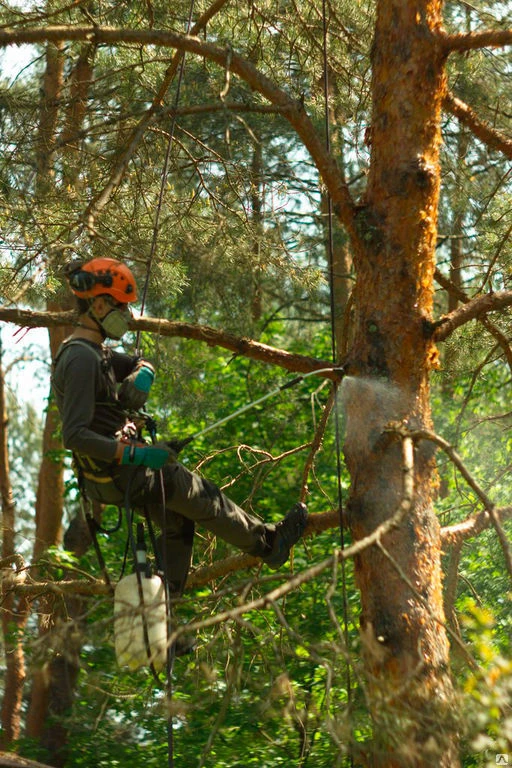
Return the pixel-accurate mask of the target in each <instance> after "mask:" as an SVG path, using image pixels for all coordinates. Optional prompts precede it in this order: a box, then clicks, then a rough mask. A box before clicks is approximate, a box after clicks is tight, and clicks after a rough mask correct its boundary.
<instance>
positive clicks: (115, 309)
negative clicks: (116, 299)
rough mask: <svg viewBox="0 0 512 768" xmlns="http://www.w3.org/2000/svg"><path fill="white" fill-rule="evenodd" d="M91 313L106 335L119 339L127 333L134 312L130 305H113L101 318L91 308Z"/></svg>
mask: <svg viewBox="0 0 512 768" xmlns="http://www.w3.org/2000/svg"><path fill="white" fill-rule="evenodd" d="M109 303H110V302H109ZM89 314H90V316H91V317H92V318H93V320H94V321H95V322H96V323H97V324H98V325H99V327H100V329H101V332H102V334H103V335H104V337H105V338H107V339H114V340H115V341H118V340H119V339H121V338H122V337H123V336H124V335H125V333H126V332H127V331H128V329H129V325H130V320H131V319H132V313H131V312H130V309H129V307H128V305H121V306H118V305H112V309H111V310H110V311H109V312H107V314H106V315H105V317H102V318H99V317H98V316H97V315H96V314H95V313H94V312H92V310H89Z"/></svg>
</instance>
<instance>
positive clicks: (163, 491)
mask: <svg viewBox="0 0 512 768" xmlns="http://www.w3.org/2000/svg"><path fill="white" fill-rule="evenodd" d="M85 487H86V492H87V494H88V495H89V496H90V498H91V499H96V500H97V501H100V502H102V503H103V504H116V505H122V504H125V503H126V501H127V500H128V502H129V504H130V506H131V507H132V508H138V509H145V510H146V511H147V513H148V514H149V516H150V518H151V520H152V521H153V522H154V523H155V524H156V525H157V526H158V527H159V528H160V531H161V536H160V538H159V546H160V549H161V553H160V554H161V557H162V563H163V568H164V571H165V574H166V578H167V581H168V582H169V585H170V587H171V589H172V590H173V592H176V593H178V594H181V593H182V592H183V589H184V587H185V582H186V578H187V574H188V571H189V568H190V563H191V559H192V545H193V536H194V526H195V524H196V523H197V524H199V525H201V526H203V527H204V528H206V529H207V530H208V531H211V533H214V534H215V535H216V536H219V537H220V538H221V539H223V540H224V541H226V542H227V543H228V544H232V545H233V546H234V547H236V548H237V549H239V550H241V551H242V552H246V553H247V554H251V555H256V556H262V555H264V554H265V552H267V551H268V545H267V534H268V532H270V531H272V530H274V526H272V525H265V524H264V523H263V522H262V521H261V520H259V519H258V518H256V517H253V516H252V515H249V514H248V513H247V512H245V511H244V510H243V509H241V507H239V506H238V505H237V504H235V503H234V502H233V501H231V499H229V498H228V497H227V496H226V495H225V494H224V493H222V491H220V489H219V488H217V486H216V485H214V484H213V483H212V482H211V481H210V480H207V479H205V478H203V477H201V476H200V475H197V474H195V473H194V472H190V471H189V470H188V469H187V468H186V467H184V466H183V464H180V463H179V462H174V463H172V464H167V465H166V466H165V467H164V468H163V469H162V470H158V471H155V470H151V469H146V468H144V467H119V469H116V471H115V474H114V477H113V478H112V482H111V483H101V482H97V483H96V482H92V481H91V480H86V481H85ZM127 491H128V493H127Z"/></svg>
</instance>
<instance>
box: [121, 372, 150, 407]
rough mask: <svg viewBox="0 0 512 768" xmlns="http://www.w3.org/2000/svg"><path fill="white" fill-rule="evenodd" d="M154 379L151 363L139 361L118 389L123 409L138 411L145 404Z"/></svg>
mask: <svg viewBox="0 0 512 768" xmlns="http://www.w3.org/2000/svg"><path fill="white" fill-rule="evenodd" d="M154 378H155V370H154V368H153V366H152V365H151V363H148V362H147V361H146V360H139V362H138V363H137V365H136V366H135V368H134V369H133V371H132V372H131V373H130V374H129V375H128V376H127V377H126V378H125V379H123V382H122V384H121V386H120V387H119V400H120V402H121V405H122V406H123V408H128V409H131V410H134V411H138V410H139V409H140V408H142V406H143V405H144V404H145V402H146V400H147V399H148V396H149V390H150V389H151V386H152V384H153V381H154Z"/></svg>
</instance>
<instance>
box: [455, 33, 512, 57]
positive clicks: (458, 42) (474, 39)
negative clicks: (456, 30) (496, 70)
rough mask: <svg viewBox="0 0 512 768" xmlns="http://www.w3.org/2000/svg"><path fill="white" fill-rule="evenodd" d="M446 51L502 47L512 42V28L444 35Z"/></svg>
mask: <svg viewBox="0 0 512 768" xmlns="http://www.w3.org/2000/svg"><path fill="white" fill-rule="evenodd" d="M441 37H442V43H443V47H444V49H445V51H446V53H453V52H455V51H458V52H459V53H463V52H464V51H474V50H476V49H478V48H501V47H503V46H504V45H511V44H512V29H489V30H486V31H485V32H468V33H461V34H458V35H442V36H441Z"/></svg>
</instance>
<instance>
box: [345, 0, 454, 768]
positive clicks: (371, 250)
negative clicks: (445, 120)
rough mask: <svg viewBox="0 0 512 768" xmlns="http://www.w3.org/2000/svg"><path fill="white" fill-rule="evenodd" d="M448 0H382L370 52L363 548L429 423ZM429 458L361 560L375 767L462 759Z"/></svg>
mask: <svg viewBox="0 0 512 768" xmlns="http://www.w3.org/2000/svg"><path fill="white" fill-rule="evenodd" d="M440 6H441V3H440V2H439V0H409V1H408V2H407V3H404V2H402V1H401V2H397V0H382V2H380V3H379V5H378V15H377V22H376V30H375V39H374V45H373V62H372V63H373V70H372V72H373V81H372V83H373V85H372V107H373V116H372V131H371V141H372V146H371V153H372V157H371V170H370V173H369V178H368V189H367V196H366V199H365V200H364V205H363V206H362V208H361V210H360V214H359V226H360V228H361V231H362V233H363V238H362V242H364V243H365V247H364V248H361V247H359V248H358V249H357V250H356V252H355V253H354V259H355V266H356V274H357V282H356V287H355V307H356V327H355V340H354V346H353V349H352V352H351V356H350V370H351V371H353V372H354V373H356V374H357V376H356V377H354V378H353V379H350V380H346V385H345V400H346V408H347V437H346V445H345V455H346V458H347V463H348V467H349V470H350V475H351V480H352V484H351V492H350V499H349V505H348V506H349V523H350V526H351V530H352V534H353V537H354V539H355V540H356V541H357V540H360V539H361V538H363V537H365V536H367V535H368V534H369V533H370V532H371V531H372V530H374V529H375V528H377V526H379V525H380V524H381V523H382V522H383V521H384V520H386V519H387V518H388V517H389V516H390V515H392V514H393V510H394V509H396V507H397V504H398V503H399V500H400V497H401V482H402V480H401V472H402V470H401V462H400V459H399V453H398V445H397V443H396V441H394V440H393V439H392V438H391V437H390V436H386V434H385V433H384V432H383V429H384V427H385V425H386V423H388V422H390V421H395V422H399V423H406V424H409V425H411V426H413V425H415V424H420V425H429V424H430V407H429V373H430V371H431V370H432V368H433V367H434V366H435V365H436V361H437V352H436V349H435V347H434V344H433V342H432V340H431V338H429V334H428V333H426V332H425V326H426V323H428V321H429V320H430V319H431V311H432V305H433V277H434V269H435V262H434V255H435V245H436V236H437V205H438V195H439V181H440V173H439V145H440V114H441V105H442V101H443V97H444V92H445V75H444V53H443V51H442V50H441V48H440V47H439V44H438V41H437V36H436V31H437V30H438V29H439V27H440V24H441V18H440ZM433 472H434V465H433V459H432V451H431V450H429V448H428V446H426V445H425V443H418V445H417V447H416V451H415V492H414V502H413V504H412V507H411V510H410V512H409V514H408V517H407V519H406V520H404V521H403V523H402V524H401V525H400V526H399V527H398V528H397V529H396V530H394V531H393V532H392V533H390V534H389V535H388V536H386V537H385V539H383V541H382V546H380V547H373V548H372V549H367V550H365V551H364V552H363V553H362V554H361V555H360V556H359V557H357V558H356V561H355V568H356V578H357V583H358V586H359V589H360V591H361V605H362V611H361V618H360V621H361V637H362V641H363V646H364V649H365V653H364V664H365V669H366V674H367V681H368V687H369V692H370V702H371V708H372V715H373V719H374V724H375V733H374V742H373V744H372V746H371V757H369V758H368V759H369V764H371V765H372V766H379V767H381V766H382V767H384V766H385V767H386V768H391V767H392V766H393V768H394V767H395V766H402V765H407V766H415V768H416V767H417V768H419V767H420V766H421V767H423V766H425V768H427V766H431V765H433V764H435V765H439V766H446V767H448V766H450V768H453V767H454V766H456V765H457V764H458V761H457V757H456V744H455V737H454V732H455V729H454V727H453V724H450V723H449V720H448V715H449V713H450V709H451V706H452V703H453V702H452V689H451V681H450V678H449V675H448V672H447V664H448V656H449V647H448V640H447V636H446V632H445V629H444V612H443V601H442V587H441V566H440V542H441V539H440V530H439V525H438V521H437V518H436V516H435V514H434V510H433V504H432V486H433V481H434V475H433Z"/></svg>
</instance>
